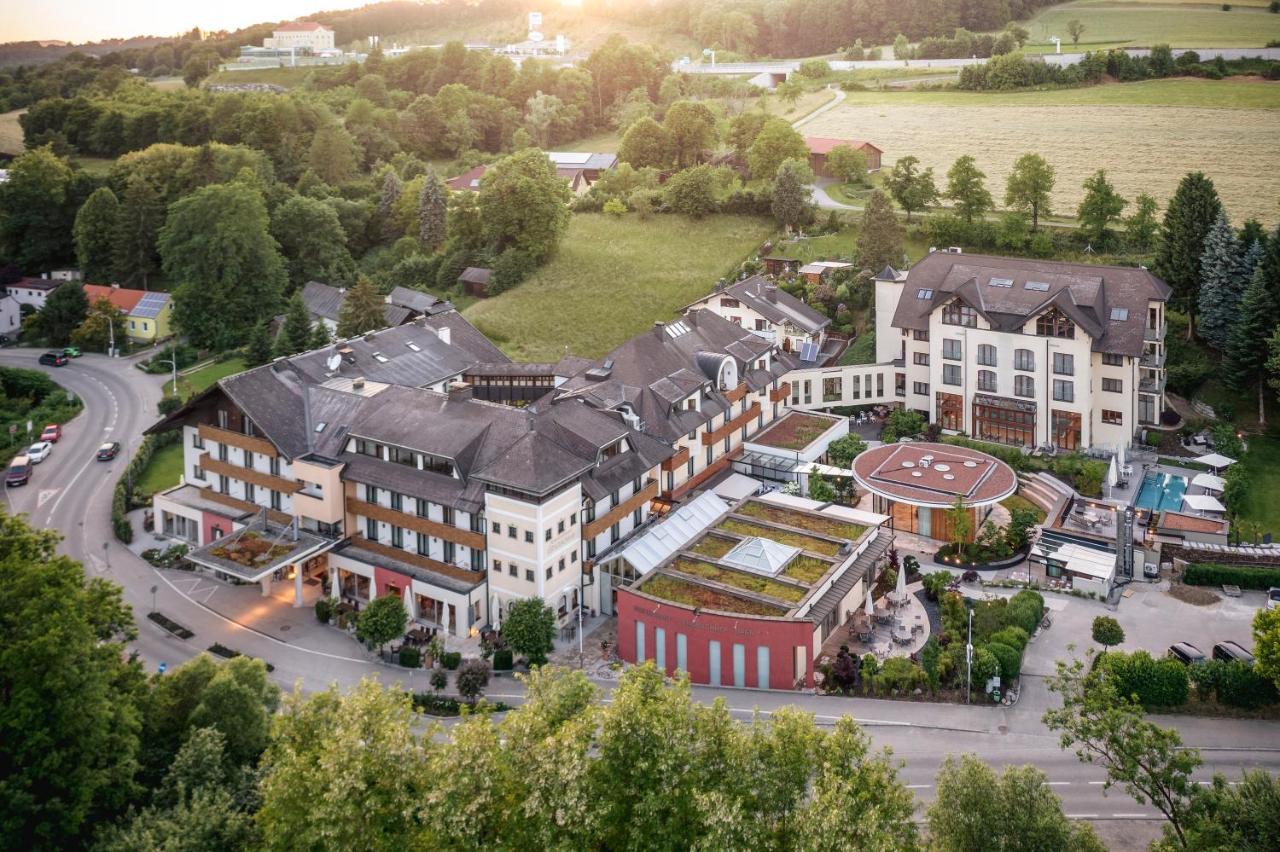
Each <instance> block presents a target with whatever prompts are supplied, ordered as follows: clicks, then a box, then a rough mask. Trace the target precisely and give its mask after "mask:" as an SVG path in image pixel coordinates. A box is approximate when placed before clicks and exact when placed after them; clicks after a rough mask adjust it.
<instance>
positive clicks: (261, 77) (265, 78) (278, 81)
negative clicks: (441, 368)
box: [179, 66, 330, 89]
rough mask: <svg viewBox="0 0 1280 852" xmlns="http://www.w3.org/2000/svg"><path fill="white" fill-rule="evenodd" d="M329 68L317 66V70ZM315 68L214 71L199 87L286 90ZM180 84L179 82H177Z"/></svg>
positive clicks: (296, 84) (298, 83) (297, 84)
mask: <svg viewBox="0 0 1280 852" xmlns="http://www.w3.org/2000/svg"><path fill="white" fill-rule="evenodd" d="M326 67H330V66H319V69H320V70H322V69H323V68H326ZM315 70H318V69H317V68H316V67H310V68H307V67H302V68H252V69H249V70H247V71H215V72H214V73H213V74H210V75H209V76H208V77H206V78H205V79H204V82H203V83H201V86H206V87H207V86H234V85H236V84H237V83H274V84H275V85H277V86H283V87H284V88H286V89H292V88H293V87H294V86H301V85H302V84H303V82H304V81H305V80H306V79H307V75H308V74H310V73H311V72H312V71H315ZM179 82H181V80H179Z"/></svg>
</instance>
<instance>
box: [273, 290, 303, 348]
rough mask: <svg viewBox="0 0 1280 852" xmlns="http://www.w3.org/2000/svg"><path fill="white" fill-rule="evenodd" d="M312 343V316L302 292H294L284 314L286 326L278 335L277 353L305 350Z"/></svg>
mask: <svg viewBox="0 0 1280 852" xmlns="http://www.w3.org/2000/svg"><path fill="white" fill-rule="evenodd" d="M310 343H311V317H310V316H308V314H307V306H306V305H305V304H304V303H303V301H302V293H301V292H298V293H294V294H293V298H291V299H290V300H289V307H288V309H287V310H286V311H285V314H284V327H283V328H281V329H280V334H279V335H278V336H277V337H276V355H277V356H281V355H296V354H297V353H299V352H305V351H306V350H307V347H308V346H309V345H310Z"/></svg>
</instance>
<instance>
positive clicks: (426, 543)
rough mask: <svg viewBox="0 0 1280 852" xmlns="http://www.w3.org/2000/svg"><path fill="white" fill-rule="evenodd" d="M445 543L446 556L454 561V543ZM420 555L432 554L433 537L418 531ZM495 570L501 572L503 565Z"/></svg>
mask: <svg viewBox="0 0 1280 852" xmlns="http://www.w3.org/2000/svg"><path fill="white" fill-rule="evenodd" d="M444 544H445V548H444V553H445V558H446V559H447V560H448V561H453V553H452V550H451V548H450V547H449V545H451V544H453V542H451V541H446V542H445V543H444ZM418 555H419V556H430V555H431V537H430V536H428V535H427V534H426V533H418ZM493 570H494V571H496V572H498V573H499V574H501V573H502V566H501V565H495V566H493Z"/></svg>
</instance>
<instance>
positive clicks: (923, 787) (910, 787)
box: [907, 784, 933, 790]
mask: <svg viewBox="0 0 1280 852" xmlns="http://www.w3.org/2000/svg"><path fill="white" fill-rule="evenodd" d="M932 786H933V785H932V784H908V785H907V789H908V790H928V789H929V788H930V787H932Z"/></svg>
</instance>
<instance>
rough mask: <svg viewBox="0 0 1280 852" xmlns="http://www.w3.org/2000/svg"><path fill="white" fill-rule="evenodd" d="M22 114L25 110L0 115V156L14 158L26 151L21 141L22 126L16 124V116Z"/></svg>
mask: <svg viewBox="0 0 1280 852" xmlns="http://www.w3.org/2000/svg"><path fill="white" fill-rule="evenodd" d="M24 112H26V110H25V109H15V110H13V111H12V112H3V113H0V154H7V155H9V156H12V157H16V156H18V155H19V154H21V153H22V152H23V151H25V150H26V145H25V144H23V141H22V125H21V124H19V123H18V116H20V115H22V114H23V113H24Z"/></svg>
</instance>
